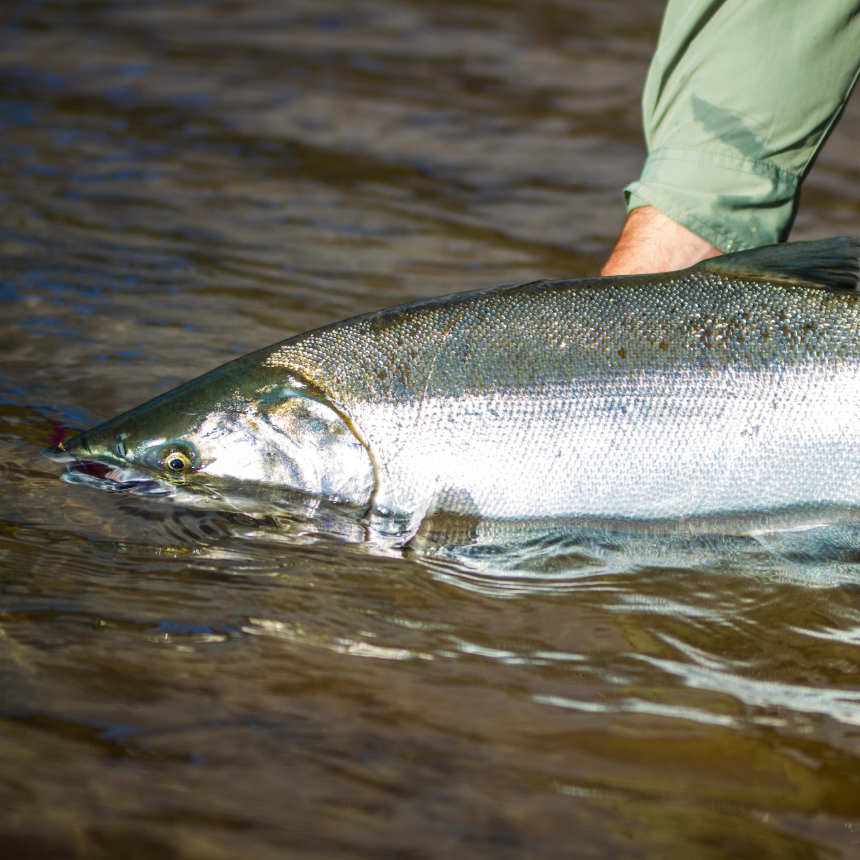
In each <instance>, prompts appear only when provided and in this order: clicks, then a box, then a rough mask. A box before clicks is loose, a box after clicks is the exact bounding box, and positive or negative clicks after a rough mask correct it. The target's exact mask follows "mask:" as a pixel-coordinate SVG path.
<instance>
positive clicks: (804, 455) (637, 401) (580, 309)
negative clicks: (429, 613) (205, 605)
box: [54, 239, 860, 531]
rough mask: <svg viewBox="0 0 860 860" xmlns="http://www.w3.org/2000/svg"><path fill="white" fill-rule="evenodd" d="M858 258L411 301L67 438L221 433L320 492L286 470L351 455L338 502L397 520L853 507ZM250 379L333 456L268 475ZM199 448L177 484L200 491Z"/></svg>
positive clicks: (326, 467) (803, 252)
mask: <svg viewBox="0 0 860 860" xmlns="http://www.w3.org/2000/svg"><path fill="white" fill-rule="evenodd" d="M856 257H857V243H856V242H854V241H853V240H847V239H846V240H825V241H824V242H818V243H797V244H796V245H794V246H792V245H786V246H774V247H773V248H771V249H758V250H757V251H754V252H744V253H741V254H734V255H727V256H726V257H722V258H716V259H715V260H710V261H706V262H705V263H702V264H699V265H698V266H695V267H693V268H691V269H687V270H683V271H680V272H670V273H665V274H660V275H647V276H630V277H617V278H599V279H598V278H591V279H579V280H565V281H540V282H534V283H530V284H523V285H517V286H512V287H500V288H496V289H491V290H480V291H474V292H469V293H461V294H457V295H453V296H445V297H442V298H439V299H431V300H428V301H422V302H415V303H412V304H410V305H404V306H401V307H397V308H391V309H387V310H384V311H380V312H378V313H375V314H368V315H365V316H362V317H357V318H354V319H351V320H346V321H344V322H340V323H335V324H333V325H329V326H326V327H324V328H321V329H317V330H315V331H311V332H307V333H305V334H302V335H298V336H297V337H293V338H290V339H289V340H287V341H284V342H283V343H281V344H276V345H274V346H272V347H268V348H266V349H263V350H260V351H258V352H256V353H252V354H251V355H249V356H246V357H245V358H243V359H239V360H238V361H236V362H232V363H231V364H228V365H225V366H224V367H222V368H219V369H217V370H216V371H213V372H212V373H211V374H209V375H207V376H204V377H201V378H200V379H198V380H196V381H193V382H191V383H189V384H188V385H187V386H183V387H181V388H179V389H177V390H176V391H174V392H171V393H169V394H168V395H165V397H164V398H162V399H160V400H156V401H154V402H152V403H150V404H145V405H144V406H142V407H139V409H138V410H133V411H132V412H131V413H128V414H127V415H126V416H122V417H121V419H115V421H114V422H108V423H107V424H105V425H102V427H100V428H96V429H95V430H93V431H88V433H86V434H83V436H82V437H79V438H78V440H73V442H72V443H70V444H69V446H67V447H68V449H69V451H70V452H73V450H74V449H76V448H77V449H81V448H82V446H84V447H85V446H87V445H88V446H89V452H88V456H92V457H96V456H98V455H99V454H103V452H104V450H105V449H106V448H108V447H109V445H107V444H106V440H107V439H108V437H112V436H116V434H117V432H119V431H120V425H122V430H121V432H125V433H126V434H127V435H128V439H129V440H132V441H133V445H131V446H130V448H134V446H135V445H136V446H138V447H140V446H142V445H143V443H144V441H145V440H146V439H147V438H149V439H152V438H156V439H158V441H159V444H166V443H167V442H170V441H174V440H178V441H181V440H182V439H184V438H187V439H189V440H190V443H191V444H193V445H194V446H199V445H200V444H201V440H202V442H203V443H205V445H208V446H209V449H210V450H211V449H212V448H213V446H214V445H215V444H216V442H217V438H216V437H217V431H218V429H219V427H220V428H221V429H222V430H223V428H224V427H226V426H229V427H230V428H233V429H232V431H231V432H232V433H233V435H236V436H237V438H238V436H241V437H242V439H244V440H245V441H244V442H243V444H245V446H246V448H247V450H248V452H249V453H248V455H247V456H248V458H249V459H248V463H247V473H248V475H249V480H262V481H264V482H265V481H269V482H270V483H271V482H272V481H283V482H284V484H285V485H286V486H291V487H293V488H294V489H298V490H303V491H307V492H317V493H322V494H323V495H336V494H334V493H327V492H326V490H325V489H324V487H325V486H327V481H328V482H329V483H332V484H333V483H337V482H336V481H333V479H332V478H326V479H325V480H317V481H316V482H315V484H314V486H310V481H309V480H308V478H307V475H306V474H305V473H307V472H308V471H313V470H314V469H315V470H316V473H317V474H318V475H329V474H330V473H331V471H332V470H333V469H338V468H339V469H344V468H346V469H348V470H349V469H352V470H354V475H352V476H349V475H347V476H344V475H343V474H341V476H340V480H341V482H342V483H344V484H345V485H346V486H348V487H352V488H353V491H352V492H351V493H349V492H348V493H345V494H343V497H344V498H349V500H351V501H355V502H356V503H359V504H366V505H367V506H368V507H369V509H371V510H372V511H374V512H376V513H377V514H379V515H382V516H392V517H395V518H399V519H400V520H401V522H402V525H403V528H404V529H406V530H407V531H414V530H415V529H416V528H417V526H418V524H419V523H420V521H421V519H422V518H423V517H424V516H425V515H426V514H428V513H430V512H432V511H434V510H446V511H451V512H454V513H459V514H466V515H474V516H480V517H483V518H488V519H528V518H546V517H569V516H596V517H627V518H637V519H660V518H672V517H685V516H701V515H706V514H710V513H717V512H723V513H725V512H732V511H749V510H773V509H779V508H784V507H790V506H795V505H802V504H825V505H826V504H836V505H845V504H847V505H852V504H860V444H858V443H860V340H858V336H857V333H858V330H860V329H858V323H860V296H858V295H857V294H855V293H854V292H851V291H848V290H845V289H831V288H826V287H831V286H835V287H844V286H847V285H848V284H850V283H852V282H854V281H856ZM251 381H252V382H251ZM265 392H268V394H265V397H268V398H269V403H270V404H272V403H277V404H280V405H278V406H277V408H278V409H290V408H292V406H290V405H288V404H289V401H290V400H291V398H294V397H296V396H300V397H303V398H305V399H306V400H307V399H308V398H309V399H310V401H311V402H314V403H316V404H318V406H319V408H320V409H327V410H329V413H328V414H329V417H330V419H331V420H330V422H329V426H330V427H334V426H338V427H340V429H341V434H340V435H341V437H342V438H343V439H349V443H348V447H349V445H351V446H352V447H351V448H349V450H350V451H352V452H353V453H352V454H351V455H350V456H346V457H344V456H340V458H339V459H338V457H334V458H332V457H331V456H330V453H325V454H321V455H318V456H317V459H316V463H315V465H314V466H313V468H310V467H308V468H305V470H304V473H303V471H302V469H301V468H297V467H295V466H291V467H289V468H288V467H287V466H286V465H282V466H281V467H280V471H278V470H275V471H272V472H270V473H268V476H267V473H266V471H265V469H261V468H260V467H259V463H258V462H252V461H253V460H254V456H255V455H254V454H253V452H254V451H256V450H257V449H258V448H259V447H260V446H259V445H257V446H256V447H255V445H254V444H251V443H249V442H248V440H249V439H253V438H254V434H255V432H256V431H255V430H254V429H253V427H252V425H254V424H255V422H256V424H257V425H260V422H261V416H262V425H261V426H263V427H264V429H265V430H266V433H267V434H268V436H267V438H268V439H269V442H268V443H267V444H268V445H269V448H270V449H271V450H269V449H267V451H268V454H267V456H269V457H270V458H271V457H273V456H274V457H275V459H278V458H279V457H280V458H281V460H284V461H285V462H288V461H290V456H292V455H284V454H283V453H282V448H284V447H287V441H289V440H290V436H289V431H285V426H284V425H283V423H282V424H281V425H278V423H277V422H274V424H273V422H272V421H271V420H270V419H268V418H266V417H265V415H264V414H263V413H264V412H265V411H266V409H269V410H270V411H271V409H272V408H273V407H271V406H269V407H266V408H265V409H262V410H261V407H260V403H261V402H262V400H261V397H263V394H261V393H265ZM279 392H280V393H279ZM296 392H300V394H299V395H297V394H296ZM279 398H280V399H279ZM263 399H265V398H263ZM189 404H191V405H190V406H189ZM188 412H192V413H194V415H195V417H194V418H192V419H191V420H185V419H182V420H180V421H178V423H177V417H178V416H180V415H181V414H183V413H188ZM201 415H205V416H208V425H206V420H207V419H206V418H201V417H200V416H201ZM213 416H214V417H213ZM219 416H220V417H219ZM225 416H229V421H228V420H227V418H226V417H225ZM331 416H334V417H333V418H331ZM116 422H119V423H116ZM219 422H220V423H219ZM231 422H232V423H231ZM204 425H206V426H204ZM207 426H208V429H207ZM304 426H305V429H304V430H302V431H301V433H300V435H303V438H305V443H303V444H304V447H305V449H307V450H310V448H313V447H314V446H313V444H311V445H310V446H309V445H308V444H307V440H308V439H314V438H316V439H317V441H316V442H315V443H314V444H316V445H317V447H318V448H319V447H320V443H319V439H318V435H319V434H318V433H317V436H316V437H315V436H314V434H315V433H316V432H317V431H314V430H313V429H308V427H309V425H307V424H306V425H304ZM270 431H271V432H270ZM321 432H323V433H325V432H328V431H327V430H323V431H321ZM278 433H280V434H281V436H284V437H285V439H286V440H287V441H284V442H283V443H281V442H279V437H278V435H277V434H278ZM223 435H224V436H225V437H226V436H229V435H230V433H225V434H223ZM350 436H351V437H352V438H350ZM79 440H81V441H79ZM134 440H137V441H134ZM344 444H346V443H344ZM279 445H280V446H281V447H280V448H279ZM357 445H358V446H360V450H361V451H364V452H366V457H367V462H365V460H364V459H363V458H362V456H361V455H360V454H358V453H357V452H358V451H359V447H356V446H357ZM150 447H152V446H151V445H150ZM335 450H338V446H335ZM272 451H275V452H276V454H272ZM57 455H58V454H57V452H56V451H54V456H57ZM110 456H111V457H112V458H113V460H112V462H117V455H116V454H115V453H113V454H111V455H110ZM134 456H135V455H134V454H133V453H132V457H134ZM207 456H209V460H210V461H211V462H210V463H209V464H207V463H206V462H204V461H205V460H206V459H207ZM221 459H222V460H223V459H224V458H223V457H222V458H221ZM228 459H229V458H228ZM311 459H312V458H311ZM217 460H218V458H217V457H214V458H213V457H211V456H210V455H203V456H201V467H200V470H199V475H198V476H197V477H195V476H194V475H189V476H188V478H187V479H186V480H195V479H199V480H201V481H209V484H210V486H211V485H212V481H214V480H216V479H217V478H218V475H219V473H218V470H217V469H215V468H213V467H212V465H211V464H212V463H214V462H217ZM240 461H241V458H238V457H237V456H233V457H232V463H233V476H234V477H239V478H241V474H238V475H237V474H236V472H237V470H239V471H241V463H240ZM119 462H121V463H124V462H126V461H125V460H124V459H123V458H119ZM135 462H136V463H137V464H138V465H140V464H141V462H142V461H141V458H140V457H137V459H136V460H135ZM369 464H370V465H369ZM369 468H372V486H370V483H368V480H369V479H368V477H367V475H368V469H369ZM303 475H304V476H303ZM362 476H363V477H362ZM161 477H162V478H166V479H167V480H170V476H169V475H167V476H164V475H162V476H161Z"/></svg>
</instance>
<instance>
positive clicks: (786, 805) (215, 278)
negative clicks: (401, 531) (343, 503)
mask: <svg viewBox="0 0 860 860" xmlns="http://www.w3.org/2000/svg"><path fill="white" fill-rule="evenodd" d="M661 12H662V2H652V0H635V2H634V0H604V1H603V2H597V0H536V2H530V3H514V2H509V0H457V2H453V0H450V2H449V1H448V0H422V2H417V0H377V2H363V0H358V2H346V0H314V2H302V0H243V2H232V0H223V2H214V0H211V2H210V0H194V2H192V0H188V2H179V0H89V2H86V0H67V2H62V0H53V2H38V0H20V2H15V3H7V4H4V6H3V9H2V11H0V297H2V317H0V559H2V562H0V564H2V568H0V570H2V576H0V852H1V853H2V856H4V857H10V858H12V857H15V858H30V857H32V858H48V857H87V858H90V857H92V858H117V857H122V858H147V860H148V858H158V860H164V858H183V860H185V858H194V860H197V858H201V860H203V858H206V860H210V858H215V860H217V858H283V857H307V858H328V857H331V858H336V857H344V858H345V857H350V858H351V857H372V858H416V860H419V858H436V857H439V858H443V857H444V858H448V857H464V858H467V857H468V858H472V857H474V858H490V857H492V858H517V860H519V858H527V857H534V858H538V857H540V858H550V857H571V856H576V857H597V858H626V857H629V858H640V857H667V858H691V857H695V858H706V860H707V858H729V857H731V858H734V857H755V858H771V857H773V858H807V857H809V858H812V857H821V858H831V857H857V856H860V832H858V831H860V590H858V588H857V583H858V582H860V526H858V522H860V516H858V514H857V512H852V511H840V512H821V513H820V515H819V513H818V512H808V513H807V514H805V516H804V518H802V519H801V520H799V521H798V520H794V519H791V518H788V519H771V518H767V517H762V518H761V519H760V521H757V522H755V523H750V522H747V523H740V524H738V523H734V522H731V521H720V522H717V521H714V522H710V523H708V522H703V523H688V524H683V525H679V526H677V527H675V528H672V529H664V530H661V529H659V528H653V527H644V526H643V527H641V528H631V529H630V530H628V531H627V532H624V533H621V532H618V531H617V530H615V529H613V528H612V527H611V525H607V524H599V523H593V524H578V525H577V524H568V525H566V526H564V527H561V526H560V527H558V528H555V529H547V528H541V527H539V526H533V527H530V528H527V529H512V528H501V527H494V526H491V525H489V524H481V523H473V522H447V523H446V522H439V523H437V524H435V525H433V526H432V527H431V528H428V529H425V530H424V531H423V532H422V534H421V535H420V536H419V539H418V540H416V542H415V543H414V545H413V546H411V547H410V548H408V549H407V550H405V551H404V552H394V551H390V552H386V553H381V552H380V551H376V550H372V549H371V548H368V547H365V546H363V545H362V544H361V542H360V540H359V539H358V537H357V535H356V534H355V530H354V526H355V524H354V523H351V522H350V521H349V520H348V519H347V518H346V517H345V516H344V515H343V513H342V512H339V511H337V510H327V509H324V508H322V507H321V508H320V509H319V510H316V511H312V512H311V511H305V512H302V511H297V512H295V514H294V515H293V516H289V517H286V516H285V517H281V518H278V519H261V518H256V519H251V518H249V517H245V516H242V515H237V514H220V513H214V512H199V511H197V512H195V511H190V510H185V509H182V508H179V507H171V506H169V505H165V504H159V503H157V502H155V501H151V500H146V499H135V498H129V497H123V496H119V495H111V494H107V493H102V492H98V491H96V490H93V489H91V488H88V487H82V486H70V485H68V484H65V483H61V482H60V480H59V475H60V472H61V468H60V467H57V466H55V465H52V464H51V463H49V462H48V461H46V460H44V459H43V458H41V457H40V455H39V451H40V449H41V448H42V447H43V446H45V445H46V444H48V443H49V442H50V441H56V440H57V439H58V438H59V435H60V434H63V433H65V434H67V435H68V434H70V433H71V432H73V431H74V430H76V429H82V428H85V427H89V426H92V425H93V424H95V423H97V422H100V421H102V420H105V419H107V418H109V417H111V416H113V415H114V414H116V413H118V412H120V411H122V410H123V409H126V408H129V407H132V406H134V405H136V404H137V403H139V402H141V401H143V400H145V399H147V398H149V397H150V396H152V395H155V394H156V393H159V392H161V391H165V390H167V389H168V388H170V387H173V386H174V385H176V384H178V383H179V382H181V381H183V380H186V379H188V378H190V377H192V376H194V375H197V374H198V373H200V372H203V371H205V370H207V369H209V368H211V367H214V366H216V365H218V364H221V363H223V362H224V361H226V360H227V359H229V358H232V357H235V356H237V355H241V354H242V353H244V352H247V351H249V350H251V349H253V348H256V347H260V346H263V345H265V344H268V343H270V342H273V341H276V340H280V339H282V338H284V337H286V336H288V335H291V334H294V333H297V332H299V331H303V330H305V329H308V328H311V327H314V326H318V325H321V324H324V323H327V322H331V321H334V320H337V319H340V318H343V317H346V316H349V315H353V314H357V313H361V312H364V311H368V310H372V309H375V308H378V307H381V306H385V305H390V304H394V303H397V302H400V301H405V300H411V299H414V298H419V297H422V296H430V295H434V294H441V293H446V292H453V291H457V290H461V289H467V288H474V287H478V286H486V285H496V284H501V283H505V282H507V283H512V282H517V281H523V280H527V279H530V278H537V277H546V276H562V275H583V274H591V273H594V272H595V271H596V270H597V269H598V267H599V265H600V262H601V260H602V259H603V258H604V256H605V255H606V253H607V252H608V250H609V248H610V246H611V243H612V240H613V237H614V234H616V233H617V230H618V228H619V226H620V223H621V221H622V219H623V210H622V205H621V199H620V191H621V188H622V187H623V186H624V184H625V183H626V182H627V181H629V180H630V179H632V178H635V177H636V175H637V173H638V169H639V166H640V165H641V162H642V159H643V157H644V150H643V145H642V143H641V130H640V125H639V114H638V98H639V92H640V89H641V84H642V80H643V77H644V74H645V71H646V68H647V63H648V58H649V56H650V52H651V49H652V47H653V44H654V41H655V39H656V34H657V29H658V27H659V19H660V15H661ZM807 186H808V187H807V189H806V191H805V193H804V202H803V208H802V211H801V215H800V218H799V219H798V223H797V227H796V229H795V233H794V236H795V237H796V238H809V237H818V236H827V235H834V234H840V233H849V234H852V233H853V234H855V235H857V233H858V230H857V226H856V225H857V218H858V213H860V105H858V104H857V103H856V101H855V103H853V104H851V105H849V109H848V111H847V113H846V116H845V118H844V119H843V121H842V124H841V125H840V127H839V128H838V130H837V131H836V133H835V134H834V135H833V138H832V139H831V141H830V142H829V144H828V146H827V148H826V149H825V151H824V153H823V155H822V157H821V158H820V159H819V163H818V165H817V166H816V168H815V170H814V172H813V175H812V177H811V179H810V180H809V182H808V183H807Z"/></svg>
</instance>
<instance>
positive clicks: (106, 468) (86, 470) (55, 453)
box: [42, 445, 174, 498]
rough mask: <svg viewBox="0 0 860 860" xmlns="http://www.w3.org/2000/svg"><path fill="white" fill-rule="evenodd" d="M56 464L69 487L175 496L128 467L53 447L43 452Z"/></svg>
mask: <svg viewBox="0 0 860 860" xmlns="http://www.w3.org/2000/svg"><path fill="white" fill-rule="evenodd" d="M42 454H44V456H45V457H47V458H48V459H49V460H52V461H53V462H55V463H63V464H64V465H65V467H66V471H65V473H64V474H63V476H62V480H63V481H66V482H67V483H69V484H85V485H87V486H89V487H98V488H99V489H100V490H107V491H108V492H111V493H130V494H131V495H135V496H158V497H161V498H165V497H171V496H173V495H174V489H173V488H170V487H167V486H165V485H164V484H163V483H161V482H160V481H156V480H155V479H153V478H152V477H150V476H149V475H145V474H142V473H141V472H137V471H135V470H134V469H129V468H128V466H125V465H119V464H117V463H110V462H105V461H104V460H97V459H89V458H80V457H77V456H75V454H73V453H72V452H71V451H70V450H68V449H67V448H65V447H64V446H62V445H54V446H53V447H52V448H45V450H44V451H42Z"/></svg>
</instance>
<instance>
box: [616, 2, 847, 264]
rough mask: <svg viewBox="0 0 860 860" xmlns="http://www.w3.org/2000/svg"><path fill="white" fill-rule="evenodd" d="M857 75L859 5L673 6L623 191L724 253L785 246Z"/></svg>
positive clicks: (632, 204) (630, 202)
mask: <svg viewBox="0 0 860 860" xmlns="http://www.w3.org/2000/svg"><path fill="white" fill-rule="evenodd" d="M858 73H860V2H858V0H669V3H668V6H667V7H666V12H665V15H664V19H663V26H662V28H661V31H660V39H659V42H658V44H657V50H656V53H655V54H654V58H653V60H652V62H651V67H650V69H649V71H648V77H647V79H646V82H645V91H644V93H643V96H642V110H643V116H644V123H645V140H646V143H647V145H648V158H647V160H646V162H645V166H644V168H643V170H642V176H641V178H640V179H639V181H638V182H633V183H632V184H630V185H628V186H627V188H626V189H625V190H624V194H625V198H626V199H627V207H628V210H632V209H635V208H637V207H639V206H654V207H655V208H656V209H659V210H660V211H661V212H663V213H664V214H665V215H668V216H669V217H670V218H672V219H673V220H674V221H676V222H678V223H679V224H682V225H683V226H685V227H687V229H689V230H692V231H693V232H694V233H696V234H697V235H698V236H701V237H702V238H703V239H705V240H707V241H708V242H710V243H711V244H712V245H714V246H715V247H717V248H719V249H720V250H721V251H726V252H729V251H739V250H742V249H745V248H754V247H756V246H759V245H768V244H772V243H774V242H784V241H785V240H786V239H787V238H788V234H789V231H790V230H791V225H792V223H793V221H794V216H795V213H796V211H797V203H798V198H799V194H800V184H801V182H802V181H803V179H804V177H805V176H806V173H807V172H808V170H809V168H810V167H811V165H812V163H813V161H814V159H815V156H816V154H817V152H818V150H819V149H820V148H821V145H822V144H823V143H824V141H825V139H826V138H827V135H828V134H829V133H830V130H831V129H832V128H833V126H834V124H835V123H836V121H837V120H838V119H839V117H840V115H841V113H842V110H843V108H844V106H845V102H846V101H847V99H848V97H849V95H850V94H851V90H852V88H853V86H854V83H855V81H856V80H857V76H858Z"/></svg>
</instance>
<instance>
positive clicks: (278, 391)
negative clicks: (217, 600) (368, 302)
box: [44, 360, 375, 507]
mask: <svg viewBox="0 0 860 860" xmlns="http://www.w3.org/2000/svg"><path fill="white" fill-rule="evenodd" d="M240 361H241V360H240ZM239 363H240V362H234V363H233V365H235V364H239ZM244 370H245V372H243V368H242V367H241V366H240V367H234V366H232V365H225V366H224V367H222V368H218V369H217V370H215V371H212V372H211V373H209V374H206V375H205V376H202V377H200V378H199V379H196V380H193V381H192V382H189V383H187V384H186V385H183V386H181V387H179V388H177V389H175V390H173V391H171V392H168V393H167V394H164V395H162V396H161V397H157V398H156V399H155V400H151V401H149V402H148V403H145V404H143V405H142V406H139V407H137V408H136V409H132V410H131V411H130V412H126V413H125V414H123V415H120V416H119V417H117V418H114V419H113V420H111V421H108V422H106V423H104V424H101V425H99V426H98V427H95V428H93V429H92V430H87V431H86V432H84V433H82V434H80V435H79V436H77V437H75V438H74V439H72V440H70V441H69V442H66V443H61V444H59V445H55V446H53V447H51V448H47V449H46V450H45V452H44V453H45V455H46V456H47V457H48V458H49V459H52V460H54V461H57V462H62V463H65V464H66V465H67V470H66V474H65V475H64V476H63V477H64V479H65V480H67V481H70V482H72V483H85V484H90V485H94V486H99V487H101V488H103V489H108V490H114V491H124V492H129V493H133V494H137V495H151V496H166V497H169V498H171V499H174V500H177V501H180V502H182V503H185V504H192V505H197V506H206V507H218V506H219V505H220V504H223V503H225V502H227V501H228V500H229V499H235V498H237V497H239V498H242V499H243V504H242V505H241V506H243V507H247V504H246V503H247V501H248V498H249V497H253V496H254V495H255V494H259V495H261V496H263V495H264V496H265V497H266V498H268V499H272V498H273V496H277V495H278V494H279V493H284V494H287V495H290V494H295V493H299V494H309V495H313V496H318V497H323V498H327V499H331V500H334V501H339V502H340V501H342V502H350V503H353V504H358V505H367V504H369V502H370V498H371V496H372V494H373V488H374V485H375V476H374V469H373V463H372V460H371V457H370V455H369V453H368V450H367V448H366V446H365V445H364V444H363V442H362V440H361V438H360V435H359V433H358V431H357V430H356V428H355V427H354V426H353V425H352V423H351V421H350V420H349V418H348V417H347V416H346V415H345V414H344V413H343V412H342V411H341V410H340V409H339V408H338V407H336V406H335V405H333V404H332V403H331V402H330V401H329V400H328V399H327V398H326V397H325V395H324V394H323V393H322V392H319V391H317V390H315V389H314V388H313V386H311V385H308V384H307V383H306V382H304V381H303V380H301V379H299V378H298V377H293V376H290V375H286V377H285V375H284V374H283V373H282V374H281V378H280V379H279V380H278V381H276V382H273V381H272V380H271V379H270V378H266V377H263V378H260V377H261V376H263V374H261V373H254V372H253V371H252V370H249V369H244ZM225 506H226V507H235V505H233V504H226V505H225Z"/></svg>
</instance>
